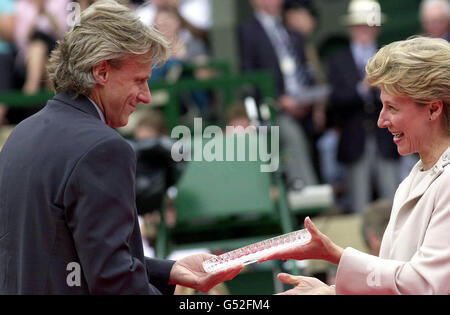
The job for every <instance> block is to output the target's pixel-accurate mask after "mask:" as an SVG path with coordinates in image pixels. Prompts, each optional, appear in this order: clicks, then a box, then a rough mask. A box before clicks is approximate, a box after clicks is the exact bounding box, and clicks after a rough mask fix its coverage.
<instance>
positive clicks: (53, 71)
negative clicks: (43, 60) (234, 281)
mask: <svg viewBox="0 0 450 315" xmlns="http://www.w3.org/2000/svg"><path fill="white" fill-rule="evenodd" d="M167 50H168V48H167V43H166V41H165V39H164V38H163V37H162V36H161V35H160V34H159V33H158V32H157V31H155V30H153V29H152V28H148V27H145V26H144V25H143V24H142V23H141V22H140V21H139V19H138V18H137V17H135V15H134V14H133V12H132V11H130V10H129V9H128V8H127V7H125V6H122V5H119V4H117V3H116V2H115V1H112V0H108V1H100V2H96V3H95V4H93V5H92V6H90V7H89V8H88V9H86V10H85V11H84V12H83V14H82V15H81V19H80V23H79V24H77V25H75V27H74V28H73V29H72V30H71V31H70V32H68V33H67V34H66V35H65V37H64V39H63V40H62V41H60V42H59V43H58V46H57V48H56V49H55V50H54V51H53V53H52V55H51V58H50V62H49V67H48V73H49V78H50V80H51V82H52V84H53V87H54V90H55V92H56V93H57V94H56V96H55V97H54V98H53V99H52V100H51V101H49V102H48V103H47V105H46V106H45V107H44V108H43V109H42V110H41V111H40V112H38V113H37V114H35V115H33V116H31V117H30V118H28V119H26V120H24V121H23V122H22V123H20V124H19V125H18V126H17V127H16V128H15V130H14V131H13V132H12V134H11V136H10V137H9V139H8V141H7V143H6V144H5V146H4V148H3V150H2V152H1V154H0V294H161V293H163V294H170V293H173V291H174V286H173V285H175V284H180V285H183V286H188V287H191V288H194V289H198V290H202V291H208V290H209V289H210V288H212V287H213V286H214V285H216V284H218V283H219V282H222V281H224V280H227V279H231V278H233V277H234V276H235V275H236V274H237V273H238V272H239V271H240V270H241V267H238V268H234V269H232V270H228V271H224V272H221V273H219V274H215V275H208V274H207V273H206V272H205V271H204V270H203V268H202V266H201V263H202V262H203V261H204V260H206V259H208V258H209V257H210V256H211V255H207V254H200V255H193V256H189V257H187V258H184V259H181V260H179V261H177V262H173V261H165V260H158V259H148V258H145V257H144V254H143V248H142V239H141V234H140V230H139V224H138V219H137V212H136V203H135V167H136V157H135V153H134V151H133V150H132V148H131V146H130V145H129V144H128V143H127V142H126V141H125V140H124V139H123V138H122V137H121V136H120V135H119V134H118V133H117V132H116V131H115V130H114V129H113V128H116V127H120V126H124V125H126V124H127V122H128V117H129V116H130V114H131V113H132V112H133V111H134V110H135V108H136V106H137V105H138V104H139V103H141V102H142V103H149V102H150V100H151V94H150V91H149V87H148V85H147V79H148V78H149V77H150V75H151V69H152V65H153V64H155V63H158V62H164V60H165V58H166V56H167Z"/></svg>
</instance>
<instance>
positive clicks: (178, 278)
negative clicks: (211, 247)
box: [169, 254, 244, 292]
mask: <svg viewBox="0 0 450 315" xmlns="http://www.w3.org/2000/svg"><path fill="white" fill-rule="evenodd" d="M212 257H215V256H214V255H210V254H197V255H191V256H188V257H185V258H183V259H180V260H178V261H177V262H176V263H175V264H174V265H173V267H172V271H171V272H170V279H169V284H178V285H182V286H184V287H189V288H192V289H195V290H200V291H202V292H208V291H209V290H211V289H212V288H213V287H215V286H216V285H218V284H219V283H221V282H224V281H228V280H231V279H233V278H234V277H236V276H237V275H238V274H239V272H241V270H242V269H243V268H244V266H242V265H241V266H237V267H233V268H229V269H226V270H223V271H219V272H217V273H211V274H210V273H207V272H206V271H205V270H203V266H202V263H203V262H204V261H205V260H208V259H209V258H212Z"/></svg>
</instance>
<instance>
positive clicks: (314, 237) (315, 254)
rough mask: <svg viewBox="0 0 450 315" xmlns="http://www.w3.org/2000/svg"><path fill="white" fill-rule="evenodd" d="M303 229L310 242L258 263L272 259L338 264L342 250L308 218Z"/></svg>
mask: <svg viewBox="0 0 450 315" xmlns="http://www.w3.org/2000/svg"><path fill="white" fill-rule="evenodd" d="M305 227H306V229H307V230H308V231H309V233H310V234H311V240H310V241H309V242H308V243H307V244H304V245H298V246H294V247H291V248H287V249H283V250H280V251H278V252H276V253H273V254H270V255H268V256H266V257H264V258H262V259H260V260H259V262H260V263H261V262H263V261H267V260H274V259H283V260H287V259H296V260H303V259H322V260H326V261H329V262H331V263H334V264H338V263H339V260H340V259H341V256H342V252H343V251H344V250H343V249H342V248H341V247H339V246H337V245H336V244H334V243H333V242H332V241H331V240H330V239H329V238H328V237H327V236H326V235H325V234H322V233H321V232H320V231H319V230H318V229H317V228H316V227H315V225H314V224H313V223H312V221H311V219H310V218H309V217H307V218H306V219H305Z"/></svg>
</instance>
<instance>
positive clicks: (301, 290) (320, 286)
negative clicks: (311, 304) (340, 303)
mask: <svg viewBox="0 0 450 315" xmlns="http://www.w3.org/2000/svg"><path fill="white" fill-rule="evenodd" d="M278 279H280V281H281V282H284V283H286V284H293V285H295V288H293V289H290V290H287V291H285V292H282V293H279V294H277V295H335V294H336V290H335V288H334V287H332V286H329V285H326V284H325V283H323V282H322V281H320V280H318V279H316V278H311V277H302V276H292V275H290V274H287V273H280V274H278Z"/></svg>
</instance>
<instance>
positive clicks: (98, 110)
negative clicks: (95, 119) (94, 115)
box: [86, 96, 106, 124]
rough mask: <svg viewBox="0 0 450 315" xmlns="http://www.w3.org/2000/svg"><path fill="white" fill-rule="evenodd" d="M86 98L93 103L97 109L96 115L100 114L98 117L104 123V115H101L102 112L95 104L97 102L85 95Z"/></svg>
mask: <svg viewBox="0 0 450 315" xmlns="http://www.w3.org/2000/svg"><path fill="white" fill-rule="evenodd" d="M86 97H87V96H86ZM87 99H88V100H90V101H91V103H92V104H93V105H94V107H95V109H96V110H97V112H98V115H99V116H100V119H101V120H102V121H103V122H104V123H105V124H106V120H105V115H103V112H102V111H101V110H100V108H99V107H98V106H97V104H96V103H95V102H94V101H93V100H91V99H90V98H89V97H87Z"/></svg>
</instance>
